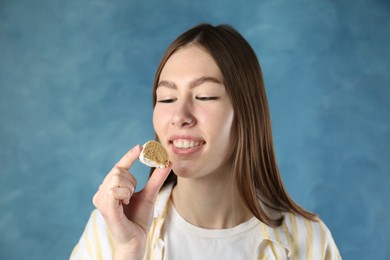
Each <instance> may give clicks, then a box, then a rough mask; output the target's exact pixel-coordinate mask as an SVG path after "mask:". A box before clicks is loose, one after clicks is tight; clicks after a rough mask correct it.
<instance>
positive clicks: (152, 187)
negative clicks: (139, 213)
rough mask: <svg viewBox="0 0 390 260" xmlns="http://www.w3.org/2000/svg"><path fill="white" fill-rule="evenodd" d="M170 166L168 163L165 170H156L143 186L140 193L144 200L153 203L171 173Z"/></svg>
mask: <svg viewBox="0 0 390 260" xmlns="http://www.w3.org/2000/svg"><path fill="white" fill-rule="evenodd" d="M171 166H172V165H171V163H169V166H168V167H167V168H162V169H161V168H156V169H155V170H154V171H153V173H152V175H151V176H150V178H149V180H148V182H147V183H146V185H145V188H144V189H143V191H142V192H143V193H144V196H145V198H146V199H147V200H149V201H150V202H152V203H154V201H155V200H156V197H157V194H158V192H159V190H160V189H161V187H162V185H163V184H164V181H165V180H166V179H167V177H168V175H169V173H170V172H171Z"/></svg>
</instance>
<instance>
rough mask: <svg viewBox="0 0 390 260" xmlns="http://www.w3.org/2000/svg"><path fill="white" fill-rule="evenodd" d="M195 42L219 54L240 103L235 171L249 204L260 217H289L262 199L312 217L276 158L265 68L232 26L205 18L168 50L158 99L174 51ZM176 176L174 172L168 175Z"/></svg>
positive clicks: (274, 223)
mask: <svg viewBox="0 0 390 260" xmlns="http://www.w3.org/2000/svg"><path fill="white" fill-rule="evenodd" d="M189 43H192V44H198V45H199V46H202V47H204V48H205V49H206V50H207V51H208V52H209V54H210V55H211V56H212V57H213V58H214V60H215V62H216V63H217V65H218V67H219V69H220V70H221V72H222V75H223V77H224V83H225V87H226V90H227V92H228V94H229V96H230V98H231V101H232V105H233V109H234V116H235V119H234V123H233V124H234V125H233V127H234V129H235V132H236V134H237V140H236V151H235V154H234V155H233V156H234V158H233V160H234V163H233V174H234V179H235V181H236V185H237V187H238V190H239V192H240V196H241V198H242V200H243V202H244V204H245V205H246V207H247V208H248V209H249V210H250V211H251V212H252V214H253V215H254V216H255V217H256V218H258V219H259V220H260V221H262V222H264V223H266V224H267V225H269V226H273V227H275V226H279V225H281V223H282V221H283V217H278V218H276V219H274V218H272V217H271V216H269V215H268V214H267V213H266V211H265V210H264V209H263V208H262V206H261V205H260V203H259V200H260V201H261V202H262V203H263V204H264V205H266V206H267V207H268V208H271V209H274V210H277V211H279V212H292V213H295V214H299V215H302V216H304V217H306V218H307V219H310V220H317V217H316V215H315V214H313V213H310V212H308V211H306V210H304V209H303V208H301V207H300V206H299V205H297V204H296V203H295V202H294V201H293V200H292V199H291V198H290V196H289V195H288V194H287V191H286V189H285V188H284V185H283V183H282V180H281V177H280V173H279V169H278V165H277V162H276V157H275V151H274V145H273V139H272V129H271V118H270V113H269V108H268V101H267V96H266V91H265V87H264V80H263V74H262V71H261V68H260V64H259V61H258V59H257V57H256V54H255V52H254V51H253V49H252V48H251V46H250V45H249V44H248V42H247V41H246V40H245V39H244V38H243V37H242V36H241V35H240V34H239V33H238V32H237V31H236V30H235V29H234V28H232V27H231V26H229V25H219V26H212V25H210V24H200V25H198V26H195V27H193V28H191V29H190V30H188V31H186V32H184V33H183V34H182V35H180V36H179V37H178V38H177V39H176V40H175V41H173V43H172V44H171V45H170V46H169V47H168V49H167V50H166V52H165V54H164V56H163V58H162V60H161V62H160V64H159V66H158V69H157V72H156V75H155V79H154V89H153V104H154V105H155V104H156V89H157V84H158V82H159V78H160V73H161V71H162V69H163V67H164V65H165V63H166V62H167V60H168V59H169V58H170V57H171V55H172V54H173V53H174V52H175V51H176V50H177V49H179V48H180V47H182V46H185V45H187V44H189ZM174 178H175V176H174V174H173V173H171V174H170V177H169V178H168V180H167V181H171V180H172V179H174Z"/></svg>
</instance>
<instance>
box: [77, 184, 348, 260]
mask: <svg viewBox="0 0 390 260" xmlns="http://www.w3.org/2000/svg"><path fill="white" fill-rule="evenodd" d="M171 191H172V186H171V185H168V186H166V187H164V188H163V189H162V190H161V191H160V193H159V195H158V197H157V200H156V203H155V210H154V219H153V223H152V226H151V228H150V231H149V235H148V241H147V247H146V252H145V256H144V260H162V259H164V241H163V240H162V236H161V231H162V227H163V225H164V220H165V218H166V216H167V210H168V206H167V205H168V201H169V197H170V195H171ZM260 225H261V230H262V234H261V236H262V240H261V241H259V246H258V248H257V258H256V259H258V260H260V259H261V260H263V259H267V260H269V259H316V260H317V259H341V256H340V253H339V251H338V249H337V246H336V244H335V243H334V240H333V237H332V235H331V233H330V231H329V229H328V228H327V227H326V225H325V224H324V223H323V222H322V221H318V222H313V221H310V220H308V219H306V218H304V217H302V216H299V215H294V214H291V213H285V218H284V221H283V224H282V225H281V226H280V227H277V228H272V227H269V226H267V225H266V224H264V223H261V222H260ZM114 246H115V245H114V240H113V238H112V236H111V235H110V231H109V230H108V227H107V226H106V224H105V221H104V218H103V216H102V215H101V214H100V212H99V211H98V210H94V211H93V212H92V214H91V217H90V219H89V221H88V223H87V225H86V227H85V230H84V232H83V234H82V236H81V238H80V240H79V242H78V244H77V245H76V247H75V248H74V249H73V252H72V254H71V256H70V259H72V260H73V259H112V258H113V255H114V248H115V247H114ZM166 260H167V259H166ZM168 260H169V259H168Z"/></svg>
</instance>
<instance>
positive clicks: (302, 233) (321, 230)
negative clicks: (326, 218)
mask: <svg viewBox="0 0 390 260" xmlns="http://www.w3.org/2000/svg"><path fill="white" fill-rule="evenodd" d="M278 229H280V231H281V232H282V233H285V235H286V237H287V241H286V242H287V243H288V247H289V248H290V250H291V253H292V254H293V255H297V256H300V257H302V256H306V258H308V259H311V258H312V257H313V258H316V259H341V257H340V253H339V251H338V249H337V246H336V244H335V242H334V240H333V237H332V234H331V232H330V230H329V228H328V227H327V226H326V225H325V223H324V222H323V221H322V220H321V219H318V220H317V221H312V220H309V219H306V218H304V217H303V216H300V215H296V214H293V213H285V214H284V221H283V224H282V225H281V226H280V227H279V228H278Z"/></svg>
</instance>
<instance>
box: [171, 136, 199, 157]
mask: <svg viewBox="0 0 390 260" xmlns="http://www.w3.org/2000/svg"><path fill="white" fill-rule="evenodd" d="M169 143H170V146H171V149H172V152H173V153H174V154H177V155H191V154H194V153H197V152H199V151H200V150H201V149H202V147H203V146H204V145H205V144H206V142H205V141H204V140H203V139H202V138H197V137H194V136H174V137H172V138H170V140H169Z"/></svg>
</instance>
